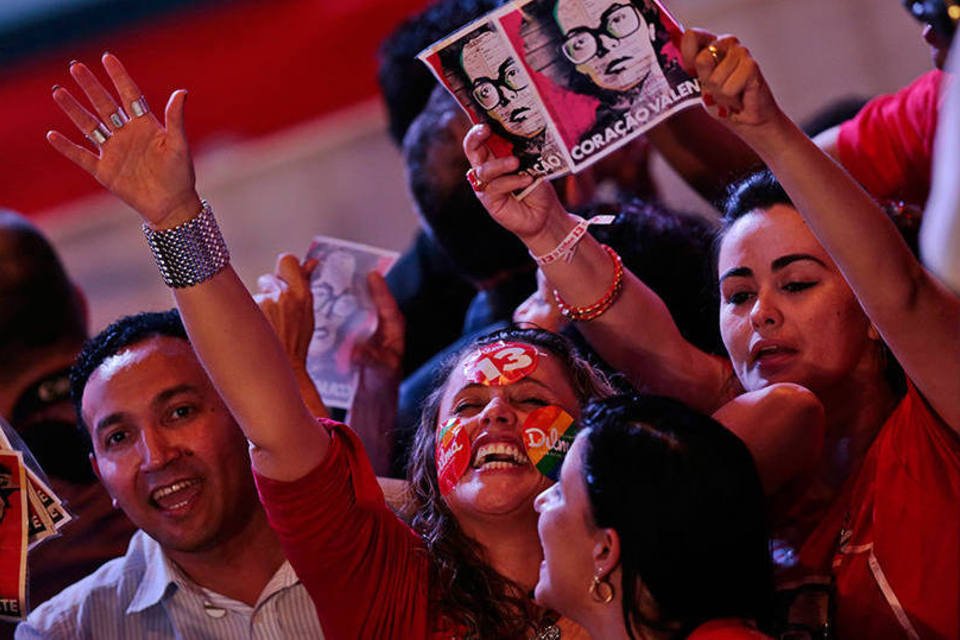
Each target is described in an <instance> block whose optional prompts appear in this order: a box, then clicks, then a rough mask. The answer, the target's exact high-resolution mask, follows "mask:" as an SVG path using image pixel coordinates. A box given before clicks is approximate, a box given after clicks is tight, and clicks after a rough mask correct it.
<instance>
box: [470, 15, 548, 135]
mask: <svg viewBox="0 0 960 640" xmlns="http://www.w3.org/2000/svg"><path fill="white" fill-rule="evenodd" d="M460 66H461V68H462V69H463V72H464V74H465V75H466V79H467V81H468V87H469V89H470V95H471V97H472V98H473V100H474V102H475V103H476V104H477V106H478V107H479V108H480V109H482V110H483V111H485V112H486V114H487V115H488V116H490V117H491V118H493V120H494V121H495V122H496V123H497V124H499V126H500V127H502V128H503V130H504V131H505V132H506V133H507V134H508V135H510V136H514V137H518V138H533V137H534V136H537V135H539V134H540V133H542V132H543V130H544V128H545V126H546V122H545V121H544V119H543V114H542V113H541V111H540V107H539V106H538V104H537V99H536V96H535V95H534V93H533V89H531V88H530V86H529V84H530V83H529V80H528V78H527V76H526V73H524V71H523V69H522V68H521V67H520V65H519V63H517V61H516V60H515V59H514V58H513V56H512V55H510V52H509V51H508V50H507V48H506V47H505V46H504V43H503V42H502V40H501V36H500V35H499V34H497V33H495V32H493V31H483V32H481V33H479V34H478V35H476V36H475V37H473V38H471V39H470V40H469V41H468V42H467V43H466V44H465V45H464V46H463V49H462V50H461V52H460Z"/></svg>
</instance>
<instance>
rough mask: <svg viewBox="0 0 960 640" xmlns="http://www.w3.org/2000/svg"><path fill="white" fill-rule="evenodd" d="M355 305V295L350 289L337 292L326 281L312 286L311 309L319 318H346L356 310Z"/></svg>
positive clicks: (356, 305)
mask: <svg viewBox="0 0 960 640" xmlns="http://www.w3.org/2000/svg"><path fill="white" fill-rule="evenodd" d="M357 307H358V304H357V297H356V296H355V295H353V293H351V291H350V289H346V290H344V291H341V292H340V293H339V294H337V293H334V291H333V287H331V286H330V285H329V284H327V283H326V282H321V283H320V284H319V285H314V287H313V310H314V313H315V314H316V315H317V316H318V317H320V318H332V317H338V318H346V317H347V316H349V315H350V314H352V313H353V312H354V311H356V310H357Z"/></svg>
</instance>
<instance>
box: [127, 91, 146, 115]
mask: <svg viewBox="0 0 960 640" xmlns="http://www.w3.org/2000/svg"><path fill="white" fill-rule="evenodd" d="M130 113H132V114H133V117H134V118H139V117H140V116H145V115H147V114H148V113H150V107H149V106H148V105H147V99H146V98H144V97H143V96H140V97H139V98H137V99H136V100H134V101H133V102H131V103H130Z"/></svg>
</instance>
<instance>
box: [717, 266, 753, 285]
mask: <svg viewBox="0 0 960 640" xmlns="http://www.w3.org/2000/svg"><path fill="white" fill-rule="evenodd" d="M752 275H753V271H751V270H750V267H734V268H733V269H728V270H727V271H725V272H724V274H723V275H722V276H720V282H723V281H724V280H726V279H727V278H749V277H750V276H752Z"/></svg>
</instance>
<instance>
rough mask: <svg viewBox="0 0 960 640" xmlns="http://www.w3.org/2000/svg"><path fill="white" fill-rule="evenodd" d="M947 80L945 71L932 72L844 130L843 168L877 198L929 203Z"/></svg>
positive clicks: (881, 99) (840, 144)
mask: <svg viewBox="0 0 960 640" xmlns="http://www.w3.org/2000/svg"><path fill="white" fill-rule="evenodd" d="M942 78H943V72H942V71H939V70H936V69H935V70H933V71H929V72H927V73H925V74H923V75H922V76H920V77H919V78H917V79H916V80H914V81H913V83H912V84H910V85H908V86H907V87H904V88H903V89H901V90H900V91H898V92H896V93H893V94H889V95H883V96H878V97H876V98H874V99H873V100H871V101H870V102H868V103H867V105H866V106H864V108H863V109H861V110H860V112H859V113H858V114H857V115H856V116H855V117H854V118H853V119H851V120H848V121H847V122H845V123H843V124H842V125H841V126H840V133H839V136H838V138H837V151H838V155H839V158H840V163H841V164H842V165H843V166H844V167H845V168H846V169H847V171H849V172H850V174H851V175H853V177H854V178H856V179H857V181H859V182H860V184H862V185H863V187H864V188H865V189H866V190H867V191H869V192H870V193H871V194H872V195H873V196H875V197H877V198H887V199H895V200H905V201H906V202H909V203H913V204H917V205H921V206H922V205H923V204H924V203H925V202H926V201H927V196H928V195H929V192H930V171H931V165H932V162H933V142H934V138H935V132H936V128H937V114H938V111H939V105H940V83H941V80H942Z"/></svg>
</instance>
